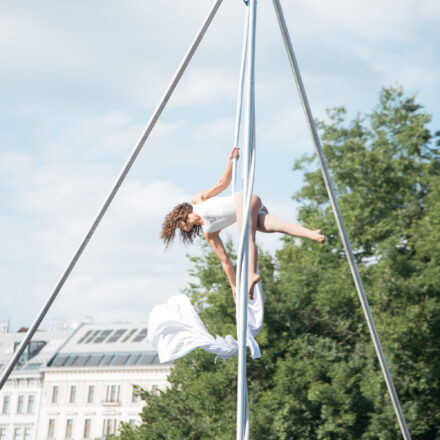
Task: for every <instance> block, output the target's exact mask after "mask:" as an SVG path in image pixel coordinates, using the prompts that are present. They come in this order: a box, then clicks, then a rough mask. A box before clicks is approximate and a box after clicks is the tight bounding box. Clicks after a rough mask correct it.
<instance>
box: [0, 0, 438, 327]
mask: <svg viewBox="0 0 440 440" xmlns="http://www.w3.org/2000/svg"><path fill="white" fill-rule="evenodd" d="M212 4H213V2H212V1H207V2H200V0H179V1H178V2H176V1H175V0H150V1H148V2H145V1H142V0H135V1H132V2H129V3H121V2H117V1H114V0H110V1H105V2H104V1H101V2H99V1H98V2H93V3H90V2H89V3H87V2H81V1H80V2H74V3H72V2H71V3H65V2H57V1H55V0H45V1H43V2H38V4H37V3H35V2H31V1H27V2H24V3H23V2H21V3H19V4H18V3H17V4H15V3H13V2H3V3H2V4H1V5H0V63H1V65H2V69H1V71H0V93H1V95H2V98H3V99H2V103H1V104H0V111H1V114H2V120H4V121H5V122H4V123H2V138H1V139H0V201H1V202H0V203H1V205H0V206H1V211H0V212H1V217H0V229H1V230H0V238H1V241H2V253H1V254H0V259H1V261H2V266H1V268H0V277H1V280H2V283H1V284H2V286H4V289H5V291H6V292H7V294H6V295H2V296H1V300H0V301H1V302H0V310H1V311H2V312H3V313H7V314H11V315H12V316H15V317H16V318H14V319H17V320H19V321H20V322H19V323H20V324H25V323H26V322H29V319H30V317H31V316H33V315H34V313H35V311H36V310H38V308H39V307H40V305H41V303H42V301H43V300H44V299H45V298H46V297H47V295H48V293H49V292H50V290H51V289H52V287H53V284H54V282H55V280H56V279H57V277H58V276H59V273H60V271H61V270H62V269H63V267H64V266H65V264H66V262H67V261H68V259H69V258H70V256H71V255H72V253H73V251H74V249H75V247H76V246H77V244H78V243H79V240H80V239H81V237H82V236H83V234H84V232H85V231H86V230H87V228H88V226H89V224H90V222H91V220H92V218H93V216H94V215H95V213H96V211H97V209H98V206H99V205H100V203H101V202H102V200H103V199H104V198H105V196H106V194H107V191H108V190H109V188H110V186H111V184H112V183H113V181H114V179H115V178H116V176H117V174H118V172H119V170H120V168H121V167H122V165H123V163H124V162H125V160H126V158H127V156H128V154H129V153H130V151H131V150H132V148H133V147H134V145H135V143H136V141H137V140H138V138H139V136H140V134H141V133H142V131H143V129H144V127H145V125H146V123H147V121H148V118H149V117H150V114H151V112H152V111H153V109H154V108H155V106H156V105H157V103H158V101H159V99H160V98H161V96H162V94H163V93H164V91H165V89H166V87H167V85H168V83H169V81H170V80H171V78H172V76H173V74H174V72H175V70H176V68H177V66H178V64H179V63H180V61H181V59H182V57H183V55H184V53H185V51H186V50H187V48H188V46H189V44H190V43H191V41H192V39H193V38H194V36H195V34H196V31H197V30H198V28H199V26H200V24H201V22H202V20H203V19H204V17H205V16H206V13H207V12H208V10H209V9H210V7H211V5H212ZM282 4H283V7H284V9H285V13H286V20H287V22H288V26H289V29H290V31H291V34H292V38H293V43H294V47H295V50H296V52H297V56H298V61H299V64H300V66H301V69H302V73H303V79H304V82H305V85H306V88H307V92H308V94H309V100H310V103H311V106H312V111H313V113H314V115H315V116H316V117H318V118H323V117H324V115H325V114H324V109H325V108H327V107H331V106H334V105H341V104H342V105H346V106H347V107H349V109H351V110H354V111H357V110H368V109H370V108H371V106H372V105H373V104H374V103H375V102H376V97H377V92H378V90H379V88H380V87H381V86H384V85H388V84H389V83H390V82H392V83H394V82H396V81H397V82H398V83H402V84H403V85H404V86H405V87H409V88H410V90H409V92H410V93H413V92H417V91H420V96H421V97H423V99H426V100H427V102H428V104H429V106H430V107H428V110H429V111H433V112H434V113H435V112H437V113H438V102H437V101H438V100H435V97H436V96H438V92H439V80H438V78H439V76H438V73H437V72H438V71H439V57H438V53H439V51H438V41H440V31H439V28H438V18H439V17H440V6H439V2H438V1H436V0H426V1H423V2H418V1H417V0H403V1H399V2H397V0H391V1H388V2H385V3H384V2H379V0H373V1H372V2H368V3H366V2H359V1H353V0H336V1H334V2H322V1H318V0H310V1H304V2H288V1H283V2H282ZM243 17H244V6H243V3H242V2H241V1H236V0H229V1H228V0H225V1H224V2H223V4H222V6H221V8H220V10H219V12H218V15H217V17H215V19H214V21H213V23H212V25H211V28H210V29H209V31H208V32H207V34H206V37H205V38H204V40H203V42H202V44H201V45H200V48H199V49H198V51H197V53H196V55H195V57H194V59H193V60H192V62H191V64H190V66H189V68H188V71H187V72H186V73H185V75H184V77H183V78H182V82H181V84H179V86H178V88H177V89H176V93H175V95H174V96H173V97H172V99H171V100H170V103H169V105H168V106H167V108H166V109H165V111H164V113H163V115H162V117H161V119H160V121H159V122H158V124H157V126H156V127H155V129H154V130H153V132H152V135H151V137H150V139H149V140H148V143H147V145H145V147H144V151H143V152H142V153H141V154H140V156H139V158H138V160H137V161H136V163H135V165H134V167H133V169H132V170H131V172H130V175H129V176H128V178H127V182H125V183H124V185H123V186H122V188H121V190H120V193H119V194H118V195H117V197H116V199H115V200H114V203H113V204H112V206H111V207H110V209H109V212H108V214H107V215H106V216H105V218H104V220H103V222H102V225H100V227H99V229H98V230H97V232H96V236H95V237H94V238H93V240H92V242H91V243H90V246H89V247H88V249H87V250H86V252H85V254H84V256H83V257H82V258H81V259H80V262H79V264H78V267H77V269H76V270H75V271H74V273H73V274H72V278H71V280H70V281H69V282H68V284H67V285H66V289H65V291H63V292H62V298H60V300H59V301H57V302H56V304H55V306H54V307H55V308H54V310H53V312H51V313H53V314H56V315H64V316H65V317H66V318H68V319H69V317H70V318H78V317H81V316H83V315H84V314H94V315H95V316H96V317H101V318H102V319H111V318H112V317H116V318H119V317H120V316H122V315H126V316H127V317H133V318H135V317H137V318H138V319H139V317H142V316H144V315H143V314H144V310H146V309H147V308H148V307H149V306H150V304H151V302H152V301H155V302H160V301H163V300H164V299H165V298H166V297H167V296H168V295H170V294H171V293H173V292H176V291H177V290H178V289H179V288H182V287H184V286H185V283H186V281H187V275H186V267H187V264H188V263H187V261H186V259H185V249H184V248H182V247H181V246H179V245H176V246H174V247H173V248H172V249H170V250H169V251H167V252H166V253H164V251H163V247H162V245H161V243H160V241H159V237H158V235H159V230H160V223H161V219H162V218H163V215H164V214H165V213H166V212H167V210H168V209H169V208H170V207H171V206H172V205H173V204H174V203H177V202H178V201H181V200H185V199H188V198H190V196H191V194H192V193H195V192H196V191H198V190H200V189H202V188H204V187H206V186H209V185H210V184H212V183H214V182H215V181H216V180H217V178H218V177H219V176H220V175H221V173H222V171H223V169H224V164H225V161H226V157H227V154H228V153H229V150H230V147H231V143H232V136H233V133H232V131H233V121H234V117H235V99H236V94H237V85H238V84H237V81H238V74H239V60H240V54H241V37H242V35H241V34H242V25H243ZM277 26H278V25H277V23H276V18H275V15H274V12H273V7H272V4H271V2H270V1H268V2H259V12H258V36H257V77H256V79H257V119H258V127H257V143H258V148H259V151H258V157H257V180H256V190H255V191H256V192H257V193H258V194H259V195H261V196H262V198H263V200H264V202H265V203H266V204H267V205H268V206H269V208H271V210H273V212H275V213H278V214H281V216H282V217H287V218H290V219H293V218H294V217H295V215H294V212H295V205H292V202H291V200H290V195H291V193H292V192H293V190H294V189H297V188H296V187H297V186H298V185H299V184H300V177H298V176H294V175H292V172H291V165H292V162H293V159H294V158H295V157H298V156H299V155H300V154H302V153H303V152H305V151H311V150H312V145H311V141H310V136H309V133H308V128H307V124H306V122H305V119H304V116H303V113H302V108H301V106H300V103H299V100H298V97H297V92H296V87H295V84H294V81H293V78H292V74H291V72H290V66H289V64H288V61H287V57H286V54H285V50H284V47H283V43H282V40H281V37H280V32H279V29H278V27H277ZM422 103H423V102H422ZM262 240H263V242H264V243H265V246H266V245H267V247H268V248H270V249H275V248H276V247H277V246H279V242H278V239H277V237H276V236H275V235H272V236H267V237H264V238H262ZM170 273H172V276H170ZM14 300H16V302H15V303H14ZM23 303H26V304H27V307H26V308H25V310H23V308H22V307H17V304H23ZM84 304H88V306H87V313H83V312H84ZM5 311H6V312H5ZM0 319H2V316H0Z"/></svg>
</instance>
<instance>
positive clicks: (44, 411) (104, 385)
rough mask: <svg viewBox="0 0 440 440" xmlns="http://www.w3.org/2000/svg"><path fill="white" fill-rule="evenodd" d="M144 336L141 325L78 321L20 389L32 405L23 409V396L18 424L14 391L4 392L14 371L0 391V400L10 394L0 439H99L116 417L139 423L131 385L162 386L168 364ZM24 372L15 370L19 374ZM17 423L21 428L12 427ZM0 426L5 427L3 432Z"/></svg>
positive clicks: (116, 421) (137, 402)
mask: <svg viewBox="0 0 440 440" xmlns="http://www.w3.org/2000/svg"><path fill="white" fill-rule="evenodd" d="M40 333H43V332H40ZM49 334H50V333H49ZM8 335H11V334H8ZM0 336H1V335H0ZM146 336H147V328H146V325H145V324H111V325H103V324H83V325H82V326H80V327H79V328H78V329H77V330H76V331H75V332H74V333H71V334H70V335H66V337H65V338H64V339H63V341H62V344H58V347H57V349H56V350H54V351H53V352H52V355H51V356H50V358H49V359H46V362H44V365H41V366H40V367H39V369H38V370H35V371H34V373H33V374H34V376H35V377H34V378H33V380H34V382H32V384H33V385H32V387H33V388H31V382H29V384H28V385H26V387H27V389H28V390H29V391H26V393H24V392H22V394H21V395H25V394H26V396H29V395H34V396H35V397H34V398H33V399H35V400H33V399H32V398H31V406H32V405H34V407H35V408H34V409H32V412H31V413H30V414H27V406H26V405H29V400H26V399H29V398H28V397H25V398H24V403H22V405H24V406H23V408H24V407H26V409H24V410H22V411H24V412H26V416H27V417H28V418H26V417H23V416H22V415H20V416H21V419H20V426H18V424H17V421H16V418H17V417H19V414H18V405H20V404H19V403H18V402H19V401H18V400H17V399H18V398H19V395H20V392H16V393H15V394H14V398H13V399H12V394H11V392H10V391H8V390H10V389H11V388H12V387H13V386H15V387H17V385H14V380H15V379H14V378H15V376H14V377H12V378H11V379H10V380H9V381H8V382H7V385H6V386H5V391H3V390H2V392H1V393H0V399H1V400H0V404H4V402H5V400H4V399H5V397H6V396H7V393H8V392H9V394H10V395H11V397H10V400H9V406H10V410H9V414H4V415H3V414H2V415H1V417H0V440H32V439H36V440H37V439H38V440H67V439H75V440H82V439H105V438H106V436H107V435H109V434H113V433H115V432H116V431H117V429H118V426H119V424H120V423H121V422H125V423H130V424H136V423H138V422H140V417H139V413H140V411H141V409H142V406H143V402H142V401H140V399H139V397H138V396H137V393H136V391H135V390H136V387H137V386H138V387H141V388H143V389H147V390H150V391H153V392H154V391H155V390H159V389H165V388H166V387H167V384H168V382H167V377H168V375H169V373H170V369H171V365H170V364H165V365H161V364H159V361H158V357H157V354H156V352H155V351H154V349H153V347H152V346H151V345H150V343H149V342H148V341H147V339H146ZM48 339H50V338H48ZM35 340H37V338H35ZM53 345H54V344H53ZM0 350H1V345H0ZM11 354H12V352H11ZM29 362H30V361H29ZM24 371H25V370H23V369H20V370H17V372H21V375H20V378H21V376H23V374H22V373H23V372H24ZM15 374H16V373H14V375H15ZM21 386H22V387H23V385H21ZM17 389H18V388H17ZM31 390H33V391H31ZM12 400H14V402H13V401H12ZM32 402H35V403H32ZM6 404H8V401H7V400H6ZM14 405H15V406H14ZM0 410H1V408H0ZM31 418H32V420H33V422H32V423H31ZM28 419H29V420H28ZM7 420H8V421H7ZM31 425H32V428H31V430H29V428H30V427H31ZM17 427H20V428H21V429H20V430H19V431H16V430H15V428H17ZM1 429H5V431H4V432H5V433H4V434H3V437H2V431H1Z"/></svg>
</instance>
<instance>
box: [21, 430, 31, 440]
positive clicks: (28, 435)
mask: <svg viewBox="0 0 440 440" xmlns="http://www.w3.org/2000/svg"><path fill="white" fill-rule="evenodd" d="M23 440H31V428H24V434H23Z"/></svg>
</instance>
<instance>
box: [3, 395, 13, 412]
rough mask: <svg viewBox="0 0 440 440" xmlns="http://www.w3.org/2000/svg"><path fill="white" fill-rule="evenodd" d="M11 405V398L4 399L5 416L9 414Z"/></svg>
mask: <svg viewBox="0 0 440 440" xmlns="http://www.w3.org/2000/svg"><path fill="white" fill-rule="evenodd" d="M10 403H11V396H5V397H4V398H3V414H9V405H10Z"/></svg>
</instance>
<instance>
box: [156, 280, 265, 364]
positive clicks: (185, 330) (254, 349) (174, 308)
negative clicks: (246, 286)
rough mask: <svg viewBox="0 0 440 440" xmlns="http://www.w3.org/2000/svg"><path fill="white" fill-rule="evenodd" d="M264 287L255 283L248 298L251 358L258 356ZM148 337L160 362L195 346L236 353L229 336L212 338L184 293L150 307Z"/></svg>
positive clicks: (223, 353) (222, 353) (222, 354)
mask: <svg viewBox="0 0 440 440" xmlns="http://www.w3.org/2000/svg"><path fill="white" fill-rule="evenodd" d="M263 315H264V310H263V291H262V288H261V282H260V283H258V284H257V285H256V286H255V289H254V299H253V300H252V301H251V300H249V301H248V329H247V341H246V342H247V346H248V347H249V349H250V352H251V356H252V358H253V359H255V358H259V357H261V354H260V348H259V346H258V344H257V342H256V341H255V337H256V336H257V335H258V333H260V331H261V328H262V326H263ZM148 340H149V341H150V342H151V343H152V344H153V346H154V348H155V349H156V350H157V351H158V353H159V360H160V362H169V361H172V360H174V359H178V358H180V357H182V356H185V355H186V354H188V353H189V352H190V351H192V350H194V349H195V348H203V349H204V350H206V351H209V352H210V353H214V354H215V355H217V357H219V358H222V359H228V358H230V357H232V356H235V355H236V354H237V353H238V343H237V341H236V340H235V339H234V338H233V337H232V336H231V335H227V336H226V337H224V338H222V337H220V336H218V335H217V336H216V337H215V338H214V337H213V336H211V335H210V334H209V333H208V330H207V329H206V327H205V325H204V324H203V322H202V320H201V319H200V317H199V315H198V314H197V312H196V311H195V309H194V307H193V306H192V304H191V302H190V300H189V298H188V297H187V296H185V295H176V296H173V297H171V298H170V299H169V300H168V302H167V303H166V304H161V305H157V306H155V307H154V308H153V310H152V311H151V313H150V316H149V318H148Z"/></svg>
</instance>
